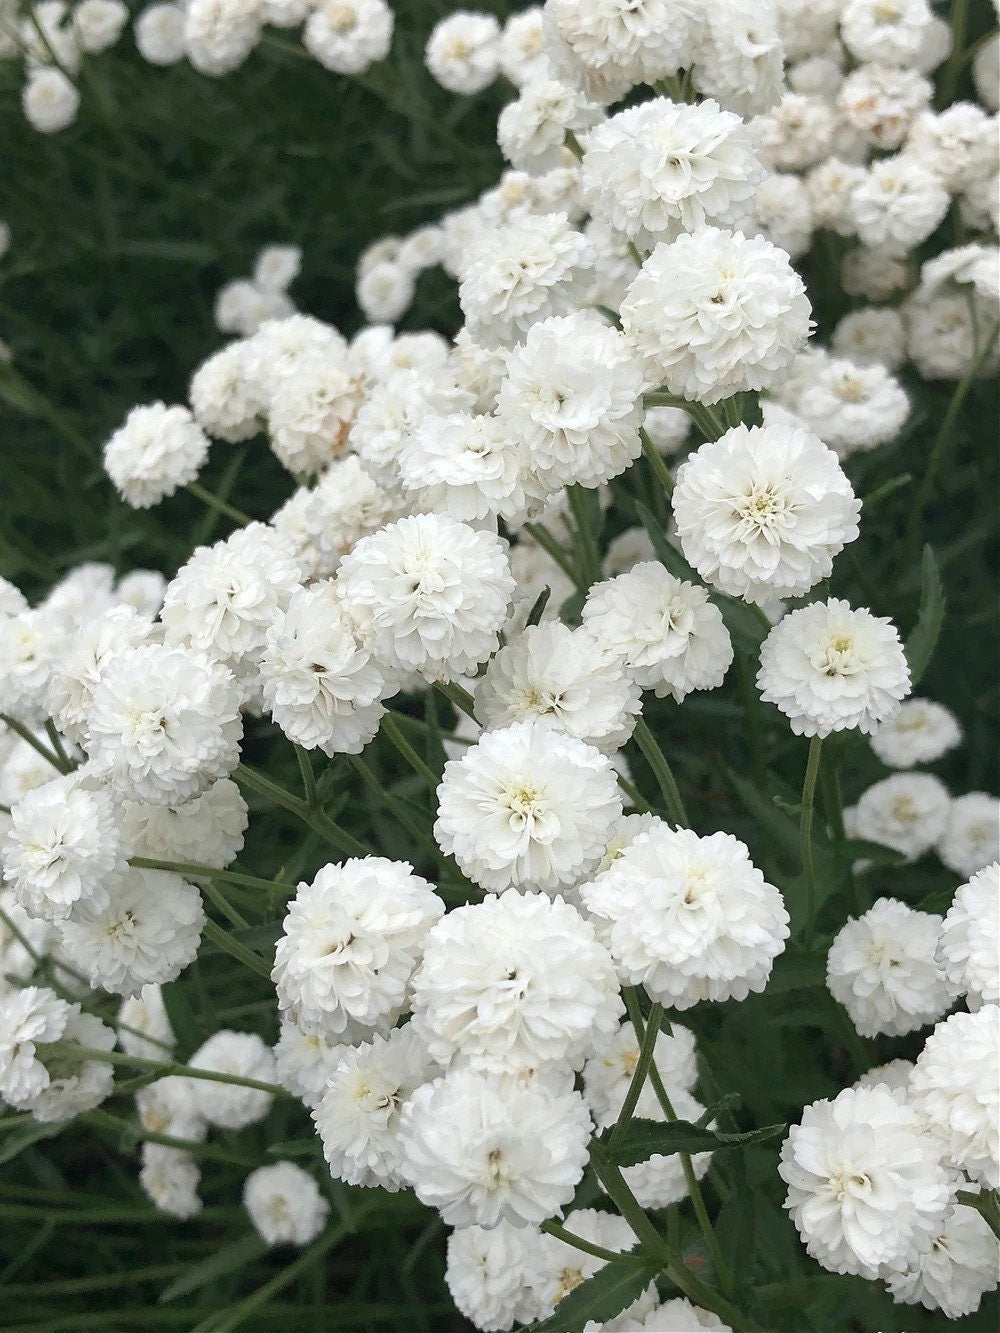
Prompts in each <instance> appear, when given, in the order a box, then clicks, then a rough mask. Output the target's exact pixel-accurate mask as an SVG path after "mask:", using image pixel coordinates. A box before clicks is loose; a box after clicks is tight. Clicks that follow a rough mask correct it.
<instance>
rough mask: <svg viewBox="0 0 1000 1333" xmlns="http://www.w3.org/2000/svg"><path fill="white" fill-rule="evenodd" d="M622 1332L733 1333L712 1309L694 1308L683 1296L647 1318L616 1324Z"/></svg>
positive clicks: (651, 1313) (655, 1309)
mask: <svg viewBox="0 0 1000 1333" xmlns="http://www.w3.org/2000/svg"><path fill="white" fill-rule="evenodd" d="M612 1327H613V1328H616V1329H617V1330H618V1333H733V1331H732V1326H731V1325H730V1324H724V1323H723V1322H722V1320H721V1319H720V1318H719V1316H718V1315H717V1314H713V1313H712V1312H711V1310H703V1309H702V1308H701V1306H700V1305H692V1304H691V1302H690V1301H689V1300H686V1299H685V1298H684V1297H683V1296H676V1297H675V1298H674V1299H673V1300H672V1301H664V1302H663V1304H662V1305H657V1306H654V1308H653V1309H652V1310H650V1312H649V1313H648V1314H647V1315H646V1316H645V1317H644V1318H643V1319H630V1320H627V1321H623V1322H621V1323H619V1322H618V1321H617V1320H616V1321H615V1323H614V1324H613V1325H612Z"/></svg>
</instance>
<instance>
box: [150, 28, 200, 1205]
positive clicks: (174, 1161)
mask: <svg viewBox="0 0 1000 1333" xmlns="http://www.w3.org/2000/svg"><path fill="white" fill-rule="evenodd" d="M154 8H164V9H165V8H167V6H166V5H164V6H154ZM171 8H172V6H171ZM141 1156H142V1169H141V1170H140V1172H139V1185H140V1187H141V1189H142V1191H143V1193H144V1194H145V1195H146V1196H147V1198H149V1199H150V1200H151V1202H152V1203H154V1204H155V1205H156V1207H157V1208H159V1209H160V1211H161V1212H164V1213H169V1214H170V1216H171V1217H176V1218H178V1219H179V1220H180V1221H187V1220H188V1219H189V1218H192V1217H197V1215H198V1214H199V1213H200V1212H201V1208H202V1203H201V1199H200V1198H199V1197H198V1185H199V1183H200V1181H201V1170H200V1169H199V1167H198V1163H197V1162H196V1161H195V1160H194V1158H193V1157H192V1156H191V1154H190V1153H186V1152H185V1151H184V1150H183V1148H170V1147H168V1146H167V1145H166V1144H163V1143H148V1142H147V1143H144V1144H143V1145H142V1154H141Z"/></svg>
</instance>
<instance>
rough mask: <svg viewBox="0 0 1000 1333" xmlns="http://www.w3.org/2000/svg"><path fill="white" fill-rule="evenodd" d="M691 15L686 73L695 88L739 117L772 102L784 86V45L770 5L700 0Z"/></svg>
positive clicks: (753, 0) (755, 112)
mask: <svg viewBox="0 0 1000 1333" xmlns="http://www.w3.org/2000/svg"><path fill="white" fill-rule="evenodd" d="M672 12H673V7H671V14H672ZM682 13H683V11H682ZM692 18H693V20H694V23H695V24H696V25H697V26H696V27H695V28H694V33H693V35H694V42H695V48H694V61H693V63H692V66H691V79H692V82H693V83H694V86H695V88H696V89H697V90H698V92H699V93H701V94H702V96H704V97H714V98H716V99H717V101H719V102H720V103H721V104H722V105H723V106H724V107H725V108H726V109H727V110H729V111H735V112H737V113H738V114H739V115H741V116H744V117H748V116H754V115H758V114H759V113H760V112H762V111H767V110H769V109H770V108H771V107H772V106H774V104H775V103H776V102H777V101H778V99H779V98H780V96H781V94H782V92H783V91H784V85H783V80H782V59H783V56H784V50H783V47H782V42H781V36H780V34H779V32H778V25H777V21H776V16H775V13H774V10H773V8H772V7H771V6H770V5H767V6H764V5H760V4H757V3H756V0H703V3H702V4H701V5H699V6H697V7H696V8H695V9H694V12H693V14H692Z"/></svg>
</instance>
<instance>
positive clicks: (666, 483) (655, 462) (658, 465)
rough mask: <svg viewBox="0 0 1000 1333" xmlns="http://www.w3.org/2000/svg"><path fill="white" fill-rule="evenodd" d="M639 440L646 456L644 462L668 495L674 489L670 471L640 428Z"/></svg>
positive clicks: (657, 450)
mask: <svg viewBox="0 0 1000 1333" xmlns="http://www.w3.org/2000/svg"><path fill="white" fill-rule="evenodd" d="M639 439H640V440H641V441H642V452H643V453H644V454H645V456H646V461H647V462H648V463H649V465H650V467H651V468H652V469H653V471H654V473H655V474H656V479H657V481H658V482H659V483H660V485H661V486H662V487H663V489H664V490H665V491H666V492H667V494H668V495H670V494H671V493H672V491H673V489H674V479H673V477H672V476H671V475H670V469H669V468H668V467H667V465H666V463H664V461H663V458H662V456H661V454H660V451H659V449H657V447H656V445H655V444H654V443H653V441H652V440H651V439H650V438H649V436H648V435H647V434H646V432H645V430H643V428H642V427H641V426H640V428H639Z"/></svg>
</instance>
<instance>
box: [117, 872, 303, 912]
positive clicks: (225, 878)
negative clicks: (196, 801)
mask: <svg viewBox="0 0 1000 1333" xmlns="http://www.w3.org/2000/svg"><path fill="white" fill-rule="evenodd" d="M129 865H133V866H135V867H136V869H137V870H172V871H173V872H174V874H175V875H184V876H190V877H191V878H192V879H217V880H220V881H221V882H222V883H223V884H238V885H240V886H241V887H242V888H245V889H266V890H267V891H268V892H271V891H273V890H274V889H290V888H291V887H292V886H291V885H290V884H285V883H283V882H282V881H281V880H279V879H258V878H257V876H256V875H244V874H241V873H240V872H239V871H236V870H215V869H214V868H213V867H212V866H203V865H199V864H198V863H197V862H195V861H160V860H158V859H157V858H156V857H152V856H133V857H130V859H129ZM243 924H244V925H246V924H247V923H246V922H244V923H243Z"/></svg>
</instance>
